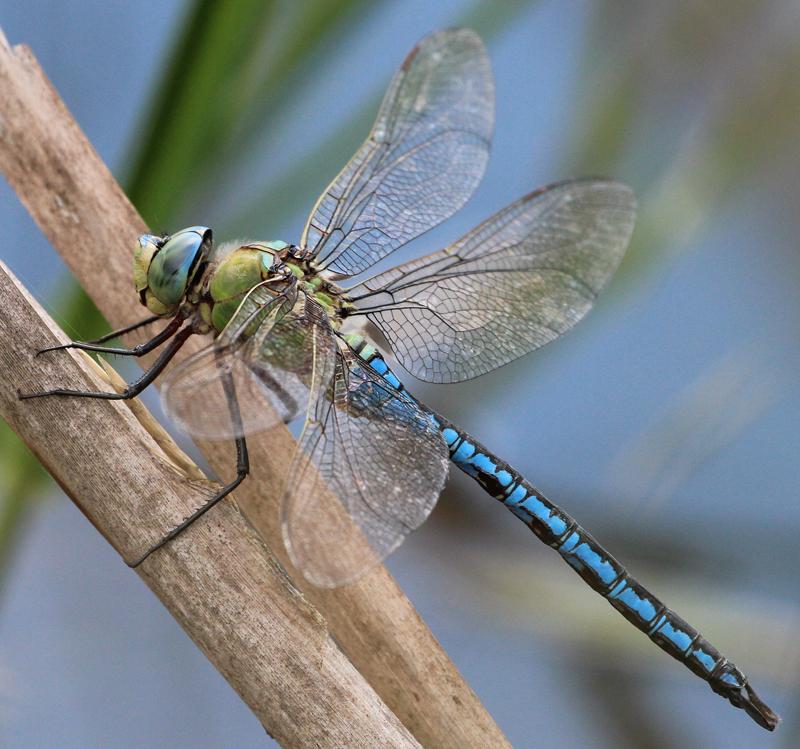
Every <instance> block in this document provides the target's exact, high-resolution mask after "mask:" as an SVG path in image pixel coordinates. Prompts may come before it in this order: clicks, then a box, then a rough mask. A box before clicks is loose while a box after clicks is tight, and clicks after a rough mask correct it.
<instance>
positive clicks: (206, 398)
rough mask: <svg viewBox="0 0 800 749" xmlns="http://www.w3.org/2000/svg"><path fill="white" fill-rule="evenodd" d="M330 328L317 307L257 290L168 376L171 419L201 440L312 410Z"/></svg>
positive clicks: (167, 403) (234, 433) (268, 425)
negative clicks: (234, 406)
mask: <svg viewBox="0 0 800 749" xmlns="http://www.w3.org/2000/svg"><path fill="white" fill-rule="evenodd" d="M325 329H328V331H329V329H330V325H329V323H328V321H327V318H326V317H325V315H324V313H322V312H321V310H320V309H319V305H317V304H316V303H314V302H312V301H311V300H309V299H307V298H306V297H304V296H303V297H301V300H300V302H299V303H297V302H296V296H295V295H294V294H289V295H280V296H278V297H276V296H275V295H274V294H273V293H271V292H270V291H269V290H268V289H266V288H265V287H263V286H261V287H256V289H254V290H253V292H251V293H250V295H248V297H247V298H246V299H245V300H244V301H243V302H242V304H241V306H240V307H239V310H238V311H237V312H236V314H235V315H234V317H233V318H231V321H230V323H229V324H228V326H227V327H226V328H225V330H224V331H223V332H222V333H221V334H220V336H219V338H218V339H217V341H216V342H215V343H214V344H213V345H212V346H209V347H208V348H206V349H203V350H202V351H200V352H198V353H197V354H195V355H194V356H192V357H190V358H188V359H187V360H186V361H184V362H182V363H181V364H180V365H178V366H177V367H175V368H174V369H172V370H170V372H168V373H167V376H166V377H165V378H164V384H163V386H162V389H161V397H162V399H163V402H164V408H165V411H166V413H167V415H168V416H169V417H170V418H171V419H172V420H173V421H174V422H175V423H176V424H177V425H178V426H179V427H180V428H181V429H183V430H184V431H185V432H187V433H188V434H191V435H192V436H193V437H198V438H201V439H231V438H233V437H240V436H244V435H247V434H252V433H253V432H259V431H262V430H264V429H269V428H271V427H274V426H276V425H277V424H279V423H280V422H289V421H292V420H293V419H295V418H296V417H297V416H298V415H300V413H302V412H303V410H304V409H305V408H306V406H307V404H308V394H309V387H310V384H311V376H312V372H313V362H314V357H315V355H316V347H317V346H318V345H321V343H320V342H321V341H327V336H326V335H325ZM328 345H331V344H330V343H328ZM223 377H227V378H229V381H230V382H232V383H233V388H234V391H235V395H236V400H237V402H238V404H239V412H240V415H241V423H234V422H233V421H232V418H231V413H230V408H229V400H228V396H227V394H226V393H225V390H224V388H223V384H222V382H223Z"/></svg>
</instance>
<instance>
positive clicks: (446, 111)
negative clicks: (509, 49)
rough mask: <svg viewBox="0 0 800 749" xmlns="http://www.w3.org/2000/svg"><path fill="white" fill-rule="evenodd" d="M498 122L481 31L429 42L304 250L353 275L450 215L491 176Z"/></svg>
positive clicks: (333, 190)
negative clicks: (485, 176) (489, 166)
mask: <svg viewBox="0 0 800 749" xmlns="http://www.w3.org/2000/svg"><path fill="white" fill-rule="evenodd" d="M493 124H494V83H493V81H492V72H491V67H490V65H489V58H488V55H487V53H486V49H485V48H484V46H483V44H482V43H481V40H480V39H479V38H478V36H477V35H476V34H475V32H474V31H470V30H469V29H448V30H445V31H437V32H435V33H433V34H430V35H429V36H427V37H425V38H424V39H423V40H422V41H421V42H420V43H419V44H418V45H417V46H416V47H415V48H414V49H413V50H412V51H411V53H410V54H409V55H408V57H407V58H406V60H405V62H404V63H403V65H402V67H401V68H400V70H399V71H398V73H397V75H396V76H395V78H394V80H393V81H392V83H391V85H390V86H389V90H388V91H387V92H386V96H385V97H384V100H383V104H382V105H381V108H380V111H379V113H378V119H377V120H376V122H375V125H374V126H373V129H372V132H371V133H370V136H369V138H368V139H367V141H366V142H365V143H364V145H363V146H361V148H360V149H359V151H358V152H357V153H356V155H355V156H354V157H353V158H352V160H351V161H350V163H349V164H348V165H347V166H346V167H345V168H344V169H343V170H342V172H341V173H340V174H339V176H338V177H336V179H335V180H334V181H333V182H332V183H331V185H330V186H329V187H328V189H327V190H326V191H325V192H324V193H323V194H322V195H321V196H320V199H319V200H318V201H317V205H316V206H315V207H314V210H313V211H312V213H311V216H310V217H309V219H308V223H307V224H306V228H305V230H304V232H303V238H302V240H301V246H302V247H304V248H307V249H308V250H310V251H311V252H312V254H314V255H315V256H317V257H318V261H319V264H320V265H321V267H324V268H327V269H329V270H331V271H333V272H335V273H338V274H341V275H345V276H352V275H355V274H357V273H360V272H361V271H363V270H364V269H366V268H369V267H370V266H371V265H373V264H374V263H377V262H378V261H379V260H380V259H381V258H383V257H385V256H386V255H388V254H389V253H390V252H392V251H393V250H396V249H397V248H398V247H400V246H401V245H403V244H405V243H406V242H408V241H410V240H411V239H414V238H415V237H418V236H419V235H420V234H422V233H423V232H425V231H427V230H428V229H431V228H432V227H434V226H436V225H437V224H439V223H441V222H442V221H444V220H445V219H446V218H449V217H450V216H452V215H453V213H455V212H456V211H457V210H458V209H459V208H461V206H462V205H464V203H465V202H466V201H467V200H468V199H469V197H470V196H471V195H472V193H473V192H474V191H475V188H476V187H477V186H478V183H479V182H480V181H481V178H482V177H483V173H484V171H485V169H486V164H487V162H488V159H489V147H490V143H491V136H492V127H493Z"/></svg>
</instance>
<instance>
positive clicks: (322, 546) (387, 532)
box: [282, 350, 448, 587]
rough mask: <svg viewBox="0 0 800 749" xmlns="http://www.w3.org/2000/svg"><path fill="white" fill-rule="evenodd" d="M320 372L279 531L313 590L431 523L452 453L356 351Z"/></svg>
mask: <svg viewBox="0 0 800 749" xmlns="http://www.w3.org/2000/svg"><path fill="white" fill-rule="evenodd" d="M318 368H319V371H320V373H321V376H320V377H319V379H317V376H316V374H315V378H314V382H315V386H314V387H313V388H312V396H311V404H310V406H309V414H308V421H307V422H306V426H305V429H304V430H303V435H302V437H301V439H300V443H299V445H298V448H297V452H296V453H295V457H294V460H293V463H292V468H291V470H290V474H289V478H288V479H287V482H286V487H285V491H284V498H283V510H282V529H283V538H284V542H285V543H286V547H287V549H288V551H289V554H290V556H291V559H292V563H293V564H294V565H295V566H296V567H297V568H298V569H299V570H300V571H301V572H302V573H303V575H305V577H306V578H308V580H310V581H311V582H312V583H314V584H315V585H318V586H321V587H335V586H338V585H344V584H345V583H348V582H351V581H352V580H355V579H356V578H357V577H359V576H360V575H362V574H363V573H364V572H366V571H367V570H368V569H369V568H370V567H372V566H373V565H374V564H376V563H378V562H379V561H381V560H382V559H383V558H385V557H386V556H387V555H388V554H390V553H391V552H392V551H394V549H396V548H397V547H398V546H399V545H400V543H401V542H402V541H403V539H404V538H405V537H406V536H407V535H408V534H409V533H411V531H413V530H414V529H415V528H417V527H418V526H419V525H420V524H421V523H422V522H423V521H424V520H425V518H427V517H428V515H429V514H430V512H431V510H432V509H433V507H434V505H435V504H436V500H437V499H438V497H439V493H440V492H441V490H442V487H443V486H444V481H445V477H446V474H447V464H448V452H447V447H446V445H445V442H444V439H443V438H442V436H441V434H440V433H439V431H438V429H437V428H436V425H435V424H434V422H433V421H432V420H431V419H430V418H429V417H428V416H427V415H426V414H424V413H423V412H422V411H421V410H420V409H419V407H418V406H417V404H416V403H415V402H414V401H413V400H411V399H410V398H409V397H408V396H406V395H404V394H403V393H400V392H398V391H396V390H395V389H394V388H393V387H391V386H390V385H389V384H388V383H387V382H386V381H385V380H383V378H382V377H380V375H378V374H377V373H376V372H374V370H372V369H371V368H370V367H369V366H367V365H366V364H364V363H363V362H361V360H360V359H358V357H357V356H355V354H353V353H352V352H350V351H348V350H345V351H343V352H341V353H340V354H338V355H337V356H336V358H335V360H334V361H330V360H326V361H319V362H318ZM331 370H334V375H333V382H332V385H326V384H325V383H326V382H329V379H328V373H329V372H330V371H331Z"/></svg>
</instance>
